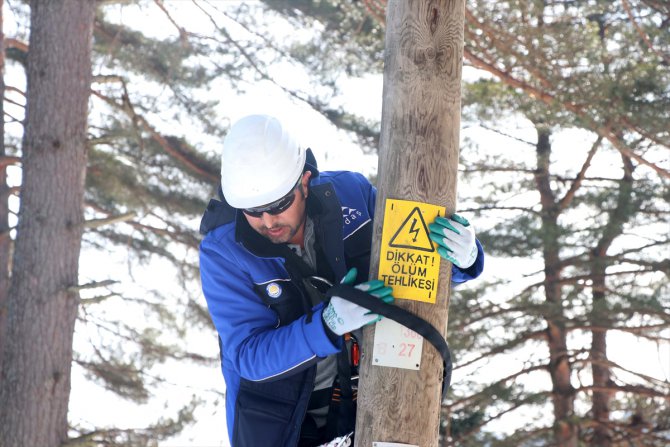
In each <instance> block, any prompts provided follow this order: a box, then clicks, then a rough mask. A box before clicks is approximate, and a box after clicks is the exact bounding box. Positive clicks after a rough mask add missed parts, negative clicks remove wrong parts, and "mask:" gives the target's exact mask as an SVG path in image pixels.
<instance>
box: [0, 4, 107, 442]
mask: <svg viewBox="0 0 670 447" xmlns="http://www.w3.org/2000/svg"><path fill="white" fill-rule="evenodd" d="M95 4H96V2H93V1H89V0H33V1H31V3H30V7H31V20H30V29H31V32H30V44H29V47H30V50H29V54H28V76H27V78H28V83H27V108H26V122H25V133H24V138H23V155H22V163H23V185H22V190H21V209H20V214H19V223H18V229H17V236H16V248H15V253H14V258H13V270H12V277H11V281H10V283H11V285H10V293H9V300H8V313H7V327H6V337H7V343H6V345H5V349H4V352H3V362H2V364H3V365H4V367H3V370H2V381H0V402H2V406H0V446H3V447H13V446H40V447H56V446H60V445H61V444H62V443H63V442H64V441H66V439H67V434H68V433H67V431H68V424H67V408H68V399H69V393H70V369H71V362H72V338H73V333H74V324H75V320H76V317H77V307H78V304H79V295H78V292H77V290H76V286H77V273H78V262H79V261H78V260H79V250H80V245H81V235H82V223H83V211H82V208H83V193H84V180H85V172H86V161H87V153H86V119H87V109H88V97H89V90H90V81H91V42H92V30H93V19H94V16H95Z"/></svg>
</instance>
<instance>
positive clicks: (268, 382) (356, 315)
mask: <svg viewBox="0 0 670 447" xmlns="http://www.w3.org/2000/svg"><path fill="white" fill-rule="evenodd" d="M375 197H376V190H375V188H374V187H373V186H372V185H371V184H370V182H369V181H368V180H367V179H366V178H365V177H364V176H363V175H361V174H358V173H354V172H348V171H337V172H319V170H318V169H317V164H316V161H315V158H314V155H313V153H312V151H311V150H310V149H308V148H306V147H304V146H303V145H301V144H300V143H299V142H298V141H297V140H296V138H295V136H294V135H293V134H292V133H291V132H290V131H289V130H288V129H287V128H286V126H285V125H284V124H282V123H281V122H280V121H279V120H278V119H276V118H274V117H271V116H267V115H251V116H247V117H244V118H242V119H240V120H239V121H237V122H236V123H235V124H234V125H233V126H232V127H231V128H230V130H229V131H228V134H227V135H226V137H225V139H224V142H223V151H222V160H221V188H220V190H219V200H215V199H213V200H211V201H210V203H209V205H208V207H207V210H206V211H205V214H204V216H203V219H202V222H201V227H200V231H201V233H202V234H204V235H205V237H204V239H203V241H202V243H201V245H200V271H201V279H202V288H203V293H204V295H205V299H206V301H207V306H208V309H209V313H210V315H211V318H212V321H213V323H214V326H215V327H216V330H217V332H218V335H219V345H220V350H221V369H222V372H223V376H224V379H225V382H226V418H227V427H228V434H229V436H230V442H231V444H232V446H233V447H247V446H248V447H259V446H263V447H272V446H277V447H295V446H300V447H312V446H318V445H321V444H323V443H325V442H328V441H330V440H332V439H334V438H336V437H338V436H347V435H348V434H349V433H351V432H352V431H353V428H354V425H355V403H356V402H355V400H356V385H357V384H356V377H357V372H356V366H357V363H358V359H357V355H358V354H357V353H358V340H357V338H358V337H356V334H358V335H359V337H360V332H361V331H358V329H360V328H362V327H363V326H365V325H367V324H372V323H374V322H376V321H378V320H379V319H380V318H381V317H380V316H378V315H376V314H373V313H371V312H369V311H368V310H367V309H365V308H363V307H360V306H358V305H356V304H353V303H351V302H349V301H347V300H346V297H340V296H333V297H332V298H331V299H330V300H326V298H325V295H324V293H325V292H326V291H327V290H328V289H329V288H330V287H331V286H333V285H336V284H339V283H346V284H351V285H355V287H356V288H357V289H359V290H362V291H365V292H367V293H370V294H372V295H373V296H375V297H377V298H379V299H381V300H383V301H385V302H392V301H393V295H392V290H391V288H390V287H386V286H384V283H383V282H382V281H379V280H373V281H366V279H367V278H368V272H369V264H370V248H371V244H372V228H373V225H372V222H373V218H374V211H375ZM430 228H431V234H430V237H431V239H432V240H433V241H434V242H435V243H436V244H437V246H438V248H437V249H438V252H439V253H440V255H441V256H443V257H444V258H446V259H448V260H449V261H451V262H452V263H453V269H452V281H453V282H455V283H461V282H465V281H467V280H469V279H472V278H475V277H477V276H478V275H479V274H480V273H481V271H482V269H483V263H484V253H483V250H482V247H481V245H480V244H479V242H478V241H477V240H476V238H475V232H474V230H473V228H472V225H470V224H469V223H468V222H467V221H466V220H465V219H463V218H462V217H460V216H456V215H454V216H452V217H451V218H440V217H438V218H437V219H436V221H435V222H433V223H431V225H430ZM352 333H353V334H352Z"/></svg>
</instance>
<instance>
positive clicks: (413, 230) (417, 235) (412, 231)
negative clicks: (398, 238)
mask: <svg viewBox="0 0 670 447" xmlns="http://www.w3.org/2000/svg"><path fill="white" fill-rule="evenodd" d="M414 227H416V219H414V220H413V221H412V228H410V229H409V232H410V234H413V235H414V239H412V242H416V238H418V237H419V229H418V228H416V229H415V228H414Z"/></svg>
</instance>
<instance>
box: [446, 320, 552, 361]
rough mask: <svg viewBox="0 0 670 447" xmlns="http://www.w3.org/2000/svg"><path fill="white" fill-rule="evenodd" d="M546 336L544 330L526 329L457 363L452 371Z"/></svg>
mask: <svg viewBox="0 0 670 447" xmlns="http://www.w3.org/2000/svg"><path fill="white" fill-rule="evenodd" d="M545 337H546V331H544V330H542V331H528V332H523V333H521V334H517V336H516V337H515V338H514V339H512V340H508V341H507V342H506V343H503V344H500V345H498V346H495V347H494V348H492V349H490V350H489V351H487V352H485V353H483V354H481V355H479V356H477V357H475V358H473V359H472V360H468V361H467V362H464V363H459V364H458V365H454V371H456V370H458V369H461V368H465V367H467V366H470V365H472V364H474V363H477V362H479V361H481V360H483V359H485V358H487V357H491V356H493V355H496V354H501V353H503V352H506V351H509V350H510V349H514V348H516V347H518V346H519V345H521V344H523V343H525V342H527V341H530V340H536V339H544V338H545Z"/></svg>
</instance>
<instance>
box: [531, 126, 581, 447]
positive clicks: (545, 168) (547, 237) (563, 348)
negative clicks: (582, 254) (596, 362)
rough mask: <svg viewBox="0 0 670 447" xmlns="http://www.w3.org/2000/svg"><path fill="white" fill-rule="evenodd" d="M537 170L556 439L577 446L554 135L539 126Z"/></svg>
mask: <svg viewBox="0 0 670 447" xmlns="http://www.w3.org/2000/svg"><path fill="white" fill-rule="evenodd" d="M537 129H538V141H537V146H536V150H537V170H536V174H535V182H536V184H537V189H538V191H539V192H540V203H541V204H542V235H543V237H544V241H543V253H542V255H543V259H544V291H545V297H546V302H547V311H546V313H545V319H546V321H547V342H548V344H549V375H550V376H551V383H552V389H553V393H552V402H553V405H554V420H555V421H554V438H555V441H556V445H559V446H561V447H577V443H578V438H577V426H576V425H575V423H574V421H573V415H574V399H575V390H574V388H573V387H572V384H571V382H570V376H571V374H572V368H571V366H570V359H569V356H568V345H567V332H568V331H567V329H566V327H565V320H566V318H565V311H564V309H563V300H562V290H561V285H560V284H561V283H560V278H561V270H560V268H559V265H560V262H559V261H560V258H559V241H558V237H559V232H560V227H559V225H558V215H559V213H560V210H559V207H558V203H557V201H556V197H555V195H554V192H553V190H552V189H551V183H550V178H549V165H550V156H551V142H550V140H549V137H550V135H551V132H550V131H549V129H548V128H546V127H545V126H543V125H538V126H537Z"/></svg>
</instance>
